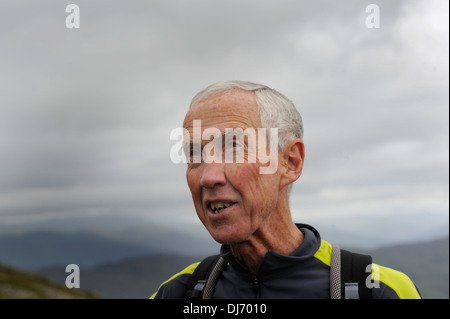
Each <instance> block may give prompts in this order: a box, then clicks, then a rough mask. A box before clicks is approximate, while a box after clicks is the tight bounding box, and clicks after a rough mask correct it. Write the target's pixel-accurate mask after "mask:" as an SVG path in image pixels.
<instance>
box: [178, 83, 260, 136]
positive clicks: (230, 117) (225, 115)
mask: <svg viewBox="0 0 450 319" xmlns="http://www.w3.org/2000/svg"><path fill="white" fill-rule="evenodd" d="M194 120H201V121H202V127H218V128H224V127H230V128H235V127H241V128H247V127H255V128H256V127H261V121H260V117H259V111H258V105H257V103H256V95H255V93H254V92H250V91H244V90H233V91H229V92H225V93H220V94H217V95H213V96H211V97H209V98H207V99H205V100H203V101H201V102H199V103H197V104H196V105H194V106H193V107H191V109H190V110H189V111H188V112H187V114H186V117H185V119H184V123H183V127H185V128H187V129H190V128H192V125H193V121H194Z"/></svg>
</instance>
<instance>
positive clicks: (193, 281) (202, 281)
mask: <svg viewBox="0 0 450 319" xmlns="http://www.w3.org/2000/svg"><path fill="white" fill-rule="evenodd" d="M220 259H222V260H223V258H221V257H220V255H213V256H209V257H206V258H205V259H203V260H202V262H200V264H199V265H198V266H197V268H195V270H194V272H193V273H192V275H191V278H190V279H189V282H188V285H187V287H186V298H187V299H201V298H202V297H203V291H204V289H205V286H206V283H207V281H208V278H209V276H210V275H211V272H212V271H213V269H214V267H215V266H216V264H217V263H218V262H219V260H220Z"/></svg>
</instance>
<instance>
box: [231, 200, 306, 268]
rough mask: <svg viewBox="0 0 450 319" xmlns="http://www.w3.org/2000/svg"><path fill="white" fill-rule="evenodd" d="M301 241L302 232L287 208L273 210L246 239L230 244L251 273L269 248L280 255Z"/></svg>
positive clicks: (287, 253)
mask: <svg viewBox="0 0 450 319" xmlns="http://www.w3.org/2000/svg"><path fill="white" fill-rule="evenodd" d="M302 242H303V233H302V232H301V231H300V230H299V229H298V228H297V226H296V225H295V224H294V222H293V221H292V219H291V214H290V211H289V207H287V210H275V211H274V212H272V214H271V215H270V216H269V218H268V219H267V220H266V222H264V224H263V225H261V226H260V227H259V228H258V229H257V230H256V231H255V232H254V233H253V234H252V235H251V236H250V237H249V238H248V240H246V241H243V242H239V243H235V244H232V245H231V252H232V253H233V255H234V256H235V257H236V258H237V259H239V260H240V261H241V262H243V263H244V264H245V265H246V266H247V267H248V269H250V271H251V272H252V273H253V274H256V273H257V271H258V268H259V264H260V263H261V261H262V259H263V258H264V256H265V254H266V253H267V252H268V251H269V250H274V251H276V252H277V253H279V254H282V255H289V254H291V253H292V252H293V251H294V250H295V249H296V248H297V247H298V246H300V244H301V243H302Z"/></svg>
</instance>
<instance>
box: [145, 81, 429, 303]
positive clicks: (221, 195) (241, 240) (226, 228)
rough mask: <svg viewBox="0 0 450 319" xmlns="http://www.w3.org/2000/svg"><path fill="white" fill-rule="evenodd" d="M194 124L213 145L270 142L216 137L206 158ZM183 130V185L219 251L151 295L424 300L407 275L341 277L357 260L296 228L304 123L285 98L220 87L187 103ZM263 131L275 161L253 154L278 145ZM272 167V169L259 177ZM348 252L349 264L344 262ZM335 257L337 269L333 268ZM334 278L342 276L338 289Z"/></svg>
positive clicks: (236, 84) (309, 230) (377, 272)
mask: <svg viewBox="0 0 450 319" xmlns="http://www.w3.org/2000/svg"><path fill="white" fill-rule="evenodd" d="M199 121H201V122H199ZM198 123H201V130H202V131H203V132H205V130H207V129H211V128H214V130H213V131H212V132H215V136H214V138H215V139H216V137H217V135H218V134H220V135H221V136H226V134H227V130H228V131H229V130H230V129H231V130H233V131H237V130H240V131H241V132H242V131H246V130H247V131H246V132H255V135H261V134H266V137H268V139H267V140H268V141H267V142H268V143H265V144H264V143H260V141H266V140H265V139H260V137H261V136H258V143H257V145H256V143H253V142H252V138H254V137H255V136H253V135H252V134H247V135H246V137H247V139H245V138H239V136H238V134H236V135H234V136H233V138H232V139H226V138H222V139H220V137H217V140H218V141H220V142H222V143H219V144H220V145H222V150H223V152H220V148H215V149H214V154H213V155H212V154H211V152H210V150H211V148H209V151H207V152H205V150H204V148H206V145H207V144H208V142H210V141H209V140H205V139H203V138H202V139H201V140H200V141H199V140H198V139H197V141H196V142H197V144H198V143H200V144H199V145H196V144H195V143H196V142H195V141H194V140H195V136H194V135H195V132H194V131H195V129H196V127H195V126H196V124H198ZM183 127H184V129H185V132H188V133H189V134H185V137H187V138H188V139H189V142H188V143H186V144H187V145H188V146H187V148H186V151H185V153H186V154H187V157H188V159H187V171H186V178H187V183H188V185H189V189H190V191H191V194H192V199H193V202H194V206H195V209H196V211H197V215H198V217H199V218H200V220H201V222H202V223H203V225H204V226H205V227H206V229H207V230H208V232H209V233H210V234H211V236H212V237H213V238H214V240H216V241H217V242H219V243H221V244H222V248H221V253H220V255H219V256H218V258H210V259H209V260H210V262H209V264H210V265H208V266H207V267H206V268H207V269H209V271H206V270H202V272H203V274H201V275H199V274H198V273H197V272H200V270H198V269H199V268H205V266H202V265H204V264H206V262H204V263H202V264H201V265H200V264H199V263H196V264H193V265H191V266H189V267H187V268H185V269H184V270H182V271H181V272H179V273H178V274H175V275H174V276H173V277H172V278H170V279H169V280H168V281H166V282H164V283H163V284H162V285H161V286H160V287H159V289H158V291H157V292H156V293H155V294H154V295H153V296H152V297H151V298H172V299H173V298H186V297H197V298H202V297H203V298H205V287H206V290H207V291H208V292H207V294H208V296H207V297H206V298H247V299H248V298H315V299H318V298H327V299H328V298H331V297H333V298H336V294H337V298H365V297H368V298H420V295H419V293H418V291H417V289H416V287H415V286H414V284H413V283H412V282H411V280H410V279H409V278H408V277H407V276H406V275H404V274H402V273H400V272H397V271H395V270H392V269H389V268H385V267H382V266H378V265H376V264H371V260H370V261H369V262H368V263H365V264H362V265H360V266H358V265H356V266H355V267H356V268H355V269H357V268H358V267H359V268H361V269H362V271H358V272H359V273H358V274H356V272H357V271H356V270H352V271H353V272H354V273H355V274H352V275H351V276H350V277H351V278H345V276H346V275H345V274H344V275H342V276H344V277H342V276H341V273H342V269H341V268H345V269H347V268H348V267H347V266H346V264H348V263H349V262H346V261H345V260H350V259H351V260H358V258H357V256H361V255H357V254H351V253H349V252H345V251H342V252H345V254H341V253H340V249H339V248H338V247H332V246H331V245H330V244H329V243H327V242H326V241H324V240H321V238H320V235H319V233H318V232H317V231H316V230H315V229H314V228H313V227H311V226H309V225H303V224H295V223H294V222H293V221H292V217H291V213H290V208H289V194H290V189H291V187H292V183H293V182H295V181H296V180H297V179H298V178H299V177H300V175H301V173H302V169H303V163H304V160H305V148H304V144H303V140H302V138H303V125H302V118H301V116H300V114H299V113H298V111H297V110H296V108H295V106H294V105H293V103H292V102H291V101H290V100H288V99H287V98H286V97H285V96H284V95H282V94H280V93H279V92H277V91H275V90H273V89H271V88H269V87H266V86H264V85H260V84H255V83H249V82H242V81H226V82H218V83H215V84H213V85H211V86H209V87H207V88H206V89H204V90H203V91H201V92H199V93H198V94H197V95H196V96H195V97H194V98H193V100H192V102H191V106H190V108H189V111H188V112H187V114H186V117H185V120H184V123H183ZM261 128H265V129H267V130H270V129H273V128H277V129H278V130H277V133H278V134H277V136H276V137H277V139H276V140H277V142H278V148H277V152H275V154H273V152H272V153H271V154H269V157H271V161H265V162H263V161H261V157H259V156H257V155H258V154H263V153H264V155H267V151H268V150H269V144H270V143H273V142H274V141H273V138H272V139H269V135H271V137H273V134H268V131H265V130H260V129H261ZM256 132H257V133H256ZM207 135H208V134H207ZM202 136H203V137H205V136H204V134H203V135H202ZM224 141H225V143H223V142H224ZM230 149H231V150H232V151H233V154H235V155H234V157H233V160H231V161H230V160H228V161H227V160H225V153H227V151H228V150H230ZM195 150H197V152H196V151H195ZM199 150H201V151H200V152H199ZM262 151H263V152H262ZM237 154H240V155H239V156H238V155H237ZM273 163H276V166H275V169H273V170H271V171H270V173H263V171H262V169H263V168H264V167H267V166H268V165H272V164H273ZM333 252H334V255H333ZM347 255H351V256H353V257H350V259H348V258H347V259H345V258H344V256H347ZM341 257H342V260H341ZM336 258H337V260H338V266H336V267H337V268H333V267H334V266H333V260H335V259H336ZM211 260H214V262H213V263H212V262H211ZM363 260H364V259H363ZM220 262H221V266H219V263H220ZM350 263H351V262H350ZM341 266H342V267H341ZM370 266H372V268H370ZM367 267H369V268H367ZM206 268H205V269H206ZM196 269H197V271H196ZM330 269H331V270H330ZM335 269H337V270H335ZM346 271H347V270H346ZM365 271H367V273H365ZM371 272H372V273H371ZM206 273H207V274H206ZM211 273H213V274H214V275H212V274H211ZM333 273H337V274H338V275H337V280H338V281H337V286H336V283H335V281H336V279H335V278H334V277H333ZM199 276H200V277H199ZM208 276H213V277H214V279H211V280H210V278H209V277H208ZM334 276H335V277H336V275H334ZM341 277H342V278H341ZM347 277H348V276H347ZM367 277H369V278H368V279H366V278H367ZM330 278H331V279H330ZM358 278H359V279H358ZM360 278H363V280H361V279H360ZM347 279H348V280H347ZM211 281H213V284H211ZM333 285H335V286H333ZM364 286H365V287H364ZM330 287H331V288H330ZM333 287H337V288H333ZM335 290H337V293H336V294H334V292H333V291H335ZM367 291H369V294H367V293H366V292H367ZM333 294H334V295H333Z"/></svg>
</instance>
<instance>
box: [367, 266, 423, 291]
mask: <svg viewBox="0 0 450 319" xmlns="http://www.w3.org/2000/svg"><path fill="white" fill-rule="evenodd" d="M372 279H374V280H375V283H376V280H378V281H379V283H380V284H379V285H378V286H376V285H375V287H374V288H373V297H374V298H376V299H386V298H399V299H420V298H421V296H420V293H419V291H418V289H417V287H416V286H415V284H414V283H413V282H412V280H411V279H410V278H409V277H408V276H407V275H406V274H404V273H402V272H400V271H398V270H394V269H392V268H388V267H384V266H380V265H378V264H375V263H373V264H372Z"/></svg>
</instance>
